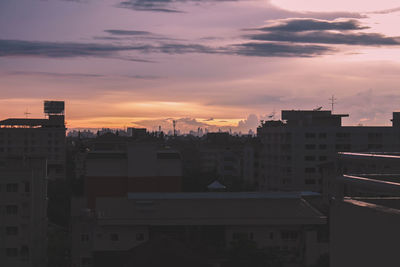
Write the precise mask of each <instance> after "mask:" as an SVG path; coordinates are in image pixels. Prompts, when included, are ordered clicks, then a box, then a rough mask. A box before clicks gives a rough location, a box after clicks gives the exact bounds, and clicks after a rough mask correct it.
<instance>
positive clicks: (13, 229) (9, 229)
mask: <svg viewBox="0 0 400 267" xmlns="http://www.w3.org/2000/svg"><path fill="white" fill-rule="evenodd" d="M6 234H7V235H18V227H16V226H7V227H6Z"/></svg>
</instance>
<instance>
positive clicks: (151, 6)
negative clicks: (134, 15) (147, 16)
mask: <svg viewBox="0 0 400 267" xmlns="http://www.w3.org/2000/svg"><path fill="white" fill-rule="evenodd" d="M173 2H176V1H175V0H128V1H123V2H120V3H119V4H118V5H117V6H118V7H122V8H128V9H133V10H138V11H153V12H165V13H181V12H182V11H180V10H178V9H174V8H170V7H169V5H170V4H171V3H173Z"/></svg>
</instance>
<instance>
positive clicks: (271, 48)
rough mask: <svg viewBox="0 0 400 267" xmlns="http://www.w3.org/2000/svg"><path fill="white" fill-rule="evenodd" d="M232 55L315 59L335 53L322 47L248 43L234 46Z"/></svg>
mask: <svg viewBox="0 0 400 267" xmlns="http://www.w3.org/2000/svg"><path fill="white" fill-rule="evenodd" d="M231 47H232V53H235V54H237V55H241V56H257V57H314V56H319V55H323V54H328V53H331V52H333V51H335V50H334V49H333V48H331V47H327V46H321V45H297V44H296V45H293V44H281V43H256V42H248V43H243V44H238V45H233V46H231Z"/></svg>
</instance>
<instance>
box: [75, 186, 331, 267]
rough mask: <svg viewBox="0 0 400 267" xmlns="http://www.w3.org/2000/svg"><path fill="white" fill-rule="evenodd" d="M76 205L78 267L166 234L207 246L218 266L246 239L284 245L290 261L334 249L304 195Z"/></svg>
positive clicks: (155, 197) (140, 198)
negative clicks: (321, 234) (235, 244)
mask: <svg viewBox="0 0 400 267" xmlns="http://www.w3.org/2000/svg"><path fill="white" fill-rule="evenodd" d="M72 207H73V209H72V242H73V243H72V263H73V266H76V267H78V266H79V267H83V266H88V264H89V263H90V264H93V265H92V266H96V267H98V266H106V265H104V264H106V263H104V261H103V260H102V259H103V258H102V257H105V256H104V255H107V258H108V260H110V259H112V258H113V257H114V258H115V261H114V262H119V260H118V259H119V258H120V257H121V255H122V254H121V253H123V252H127V251H130V250H131V249H133V248H135V247H137V246H139V245H141V244H143V243H145V242H148V241H153V240H159V239H162V238H169V239H173V240H177V241H179V242H181V243H182V244H184V245H185V246H186V247H188V248H191V249H193V250H195V251H197V252H200V251H201V255H203V256H204V258H205V259H208V260H209V261H212V262H214V264H222V263H223V262H224V257H226V254H224V252H226V251H227V249H229V247H230V246H231V244H232V242H235V241H237V240H240V239H246V240H251V241H254V242H255V243H256V244H257V246H258V247H259V248H263V249H267V250H268V249H274V250H277V251H281V252H282V253H284V254H285V255H286V257H285V259H283V261H284V262H285V264H292V265H290V266H311V265H312V264H315V263H316V262H317V260H318V259H319V257H320V256H321V255H322V254H324V253H327V251H328V249H327V248H328V247H327V243H326V242H325V241H321V240H320V239H319V231H320V230H321V228H323V227H325V226H326V217H325V216H323V215H322V214H321V213H319V212H318V211H317V210H315V209H314V208H313V207H312V206H310V205H309V204H308V202H307V201H305V200H304V199H303V198H302V195H301V194H300V193H246V192H242V193H227V192H213V193H210V192H209V193H129V194H127V196H125V197H114V198H112V197H99V198H96V211H92V210H88V209H87V208H86V206H85V200H82V199H75V200H74V201H73V205H72ZM120 264H121V265H119V266H124V265H123V262H121V263H120ZM113 266H115V267H116V266H118V265H113ZM216 266H219V265H216ZM288 266H289V265H288Z"/></svg>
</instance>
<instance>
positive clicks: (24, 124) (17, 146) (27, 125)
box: [0, 101, 66, 179]
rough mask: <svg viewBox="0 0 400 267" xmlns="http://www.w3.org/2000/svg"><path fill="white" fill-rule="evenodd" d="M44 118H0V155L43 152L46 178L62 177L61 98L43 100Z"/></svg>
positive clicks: (62, 118)
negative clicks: (46, 171) (45, 163)
mask: <svg viewBox="0 0 400 267" xmlns="http://www.w3.org/2000/svg"><path fill="white" fill-rule="evenodd" d="M44 111H45V115H46V118H43V119H32V118H10V119H5V120H1V121H0V158H6V157H10V156H11V157H12V156H29V157H30V156H44V157H46V158H47V160H48V177H49V179H65V166H66V164H65V131H66V128H65V122H64V102H62V101H45V102H44Z"/></svg>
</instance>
